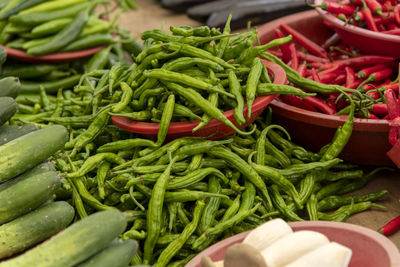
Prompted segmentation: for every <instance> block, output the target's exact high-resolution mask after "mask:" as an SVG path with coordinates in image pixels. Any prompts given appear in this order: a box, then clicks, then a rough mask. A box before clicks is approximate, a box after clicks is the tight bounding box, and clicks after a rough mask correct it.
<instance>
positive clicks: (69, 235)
mask: <svg viewBox="0 0 400 267" xmlns="http://www.w3.org/2000/svg"><path fill="white" fill-rule="evenodd" d="M126 223H127V222H126V216H125V215H124V214H123V213H122V212H120V211H118V210H106V211H100V212H97V213H94V214H92V215H90V216H88V217H86V218H83V219H82V220H80V221H78V222H76V223H74V224H73V225H71V226H69V227H68V228H67V229H65V230H64V231H61V232H60V233H58V234H56V235H55V236H53V237H52V238H50V239H49V240H47V241H45V242H43V243H42V244H40V245H37V246H36V247H34V248H32V249H30V250H28V251H27V252H25V253H24V254H22V255H20V256H17V257H15V258H12V259H10V260H7V261H3V262H1V263H0V267H17V266H18V267H20V266H40V267H54V266H57V267H72V266H75V265H76V264H78V263H80V262H83V261H84V260H86V259H88V258H90V257H91V256H93V255H94V254H96V253H97V252H99V251H101V250H102V249H104V248H105V247H106V246H107V245H109V244H110V243H111V241H112V240H114V239H115V238H116V237H117V236H118V235H120V234H121V233H122V232H123V231H124V230H125V228H126Z"/></svg>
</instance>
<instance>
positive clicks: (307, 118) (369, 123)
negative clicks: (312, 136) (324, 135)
mask: <svg viewBox="0 0 400 267" xmlns="http://www.w3.org/2000/svg"><path fill="white" fill-rule="evenodd" d="M271 107H272V108H274V107H275V108H278V109H279V115H281V116H285V117H287V118H292V119H295V120H297V121H301V122H305V123H308V124H315V125H318V126H324V127H330V128H337V127H338V126H340V125H343V123H344V122H345V121H346V117H344V116H334V115H328V114H324V113H320V112H315V111H310V110H305V109H302V108H298V107H295V106H292V105H289V104H286V103H284V102H283V101H282V100H280V99H278V98H277V99H275V100H273V101H272V102H271ZM354 129H355V130H357V131H372V132H388V131H389V121H387V120H383V119H380V120H376V119H361V118H355V119H354Z"/></svg>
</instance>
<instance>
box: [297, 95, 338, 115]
mask: <svg viewBox="0 0 400 267" xmlns="http://www.w3.org/2000/svg"><path fill="white" fill-rule="evenodd" d="M304 100H305V101H306V102H307V103H309V104H311V105H312V106H313V107H315V108H317V109H318V110H319V111H321V112H323V113H325V114H328V115H333V114H335V113H336V110H334V109H333V108H332V107H330V106H329V105H328V104H327V103H326V102H325V101H324V100H322V99H320V98H317V97H314V96H307V97H305V98H304Z"/></svg>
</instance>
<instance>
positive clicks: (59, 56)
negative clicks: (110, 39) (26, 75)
mask: <svg viewBox="0 0 400 267" xmlns="http://www.w3.org/2000/svg"><path fill="white" fill-rule="evenodd" d="M1 46H2V47H3V48H4V50H5V51H6V52H7V57H9V58H14V59H18V60H22V61H26V62H33V63H42V62H64V61H65V62H67V61H71V60H74V59H78V58H84V57H87V56H90V55H93V54H95V53H97V52H99V51H100V50H102V49H104V48H105V47H106V46H105V45H101V46H95V47H91V48H87V49H83V50H78V51H72V52H65V53H53V54H48V55H42V56H34V55H27V54H26V52H25V51H23V50H19V49H15V48H11V47H7V46H5V45H1Z"/></svg>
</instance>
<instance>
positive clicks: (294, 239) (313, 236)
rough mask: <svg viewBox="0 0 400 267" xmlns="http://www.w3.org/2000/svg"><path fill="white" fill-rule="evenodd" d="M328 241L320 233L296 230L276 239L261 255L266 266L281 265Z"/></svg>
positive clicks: (275, 266)
mask: <svg viewBox="0 0 400 267" xmlns="http://www.w3.org/2000/svg"><path fill="white" fill-rule="evenodd" d="M328 243H329V240H328V238H327V237H326V236H324V235H323V234H321V233H318V232H314V231H298V232H294V233H292V234H288V235H285V236H284V237H282V238H280V239H278V240H277V241H275V242H274V243H272V244H271V245H270V246H269V247H267V248H266V249H264V250H262V251H261V255H262V256H263V257H264V260H265V262H266V263H267V266H268V267H283V266H285V265H287V264H289V263H291V262H293V261H295V260H297V259H298V258H300V257H301V256H303V255H304V254H306V253H308V252H310V251H312V250H314V249H316V248H319V247H321V246H323V245H325V244H328ZM321 266H323V265H321Z"/></svg>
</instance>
